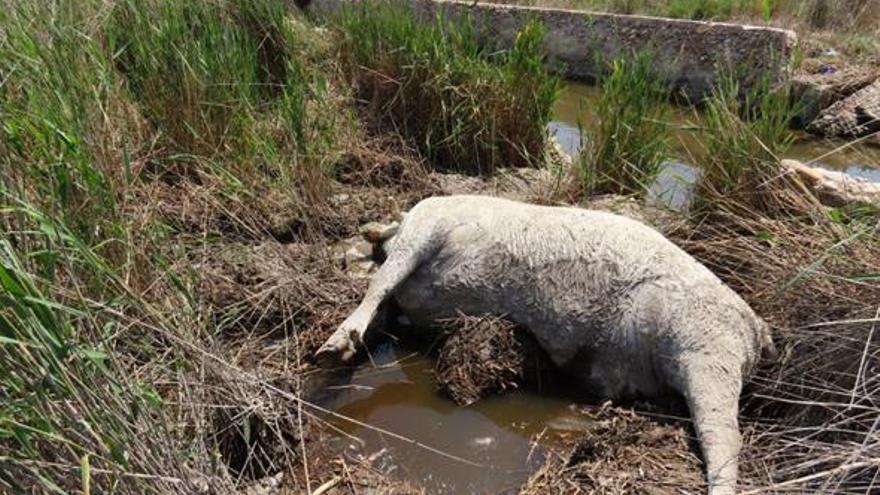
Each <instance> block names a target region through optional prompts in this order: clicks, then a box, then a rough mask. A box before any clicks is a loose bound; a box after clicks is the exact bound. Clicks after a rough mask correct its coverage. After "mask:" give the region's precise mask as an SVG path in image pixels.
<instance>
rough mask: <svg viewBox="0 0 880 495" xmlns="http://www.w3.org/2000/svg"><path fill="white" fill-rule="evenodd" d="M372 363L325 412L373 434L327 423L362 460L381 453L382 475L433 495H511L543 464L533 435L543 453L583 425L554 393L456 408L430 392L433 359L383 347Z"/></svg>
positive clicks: (517, 395) (514, 396)
mask: <svg viewBox="0 0 880 495" xmlns="http://www.w3.org/2000/svg"><path fill="white" fill-rule="evenodd" d="M372 360H373V363H367V364H365V365H363V366H361V367H360V368H359V369H358V370H357V371H356V372H355V374H354V376H353V378H352V379H351V382H350V383H348V384H347V385H345V386H340V387H339V390H338V392H337V394H336V396H335V397H334V399H333V401H332V404H331V407H332V408H333V409H334V410H335V411H336V412H338V413H340V414H343V415H345V416H347V417H350V418H354V419H357V420H358V421H361V422H363V423H366V424H369V425H370V426H371V427H370V428H367V427H364V426H358V425H353V424H351V423H350V422H347V421H344V420H334V421H333V423H334V425H335V426H336V427H338V428H339V429H341V430H343V431H344V432H345V433H347V434H350V435H353V436H354V437H356V438H358V439H360V441H362V442H363V446H362V447H361V448H360V450H359V451H360V452H362V453H364V454H365V455H370V454H372V453H375V452H379V451H382V449H386V452H387V453H388V454H389V459H393V460H391V461H389V464H388V465H386V466H384V467H385V468H387V470H388V471H390V472H391V473H392V475H393V476H396V477H399V478H402V479H406V480H409V481H412V482H413V483H414V484H416V485H417V486H421V487H423V488H425V489H426V490H427V491H428V493H431V494H458V493H475V494H481V493H486V494H489V493H492V494H495V493H515V492H516V490H517V489H518V488H519V486H520V485H521V484H522V483H523V482H525V481H526V480H527V479H528V477H529V474H530V473H531V472H533V471H534V470H535V469H536V468H537V467H538V466H540V464H541V462H542V461H543V458H544V453H545V451H544V448H543V447H542V446H540V445H536V444H535V443H533V442H532V439H533V438H534V437H535V436H536V435H541V434H542V432H543V433H544V435H543V436H542V437H541V438H542V442H541V443H542V444H544V445H546V444H547V442H551V441H553V439H554V438H555V439H558V438H560V436H562V435H564V434H565V431H573V430H577V429H583V427H584V425H585V423H584V422H585V419H584V418H583V416H581V415H580V414H578V413H577V412H576V411H575V410H574V409H573V408H572V406H571V404H572V403H573V402H572V401H571V400H566V399H565V398H562V397H558V396H557V397H554V396H553V394H552V393H551V394H542V395H537V394H535V393H529V392H525V391H515V392H511V393H507V394H505V395H501V396H494V397H488V398H486V399H483V400H481V401H478V402H477V403H475V404H473V405H471V406H468V407H459V406H457V405H456V404H455V403H454V402H452V401H451V400H449V399H447V398H446V397H444V396H443V395H441V394H440V393H438V392H436V391H435V389H436V386H435V382H434V379H433V375H432V370H433V367H434V362H433V361H432V360H431V359H428V358H426V357H424V356H421V355H418V354H415V353H409V352H406V351H403V350H401V349H398V348H395V347H394V346H392V345H390V344H385V345H382V346H380V347H379V348H378V349H377V350H375V351H374V352H373V355H372ZM377 429H383V430H387V431H390V432H393V433H394V434H396V435H401V436H403V437H406V438H407V440H401V439H399V438H394V437H393V436H390V435H387V434H384V433H381V432H379V431H377ZM337 442H338V443H339V447H340V448H341V449H344V448H354V447H356V444H357V443H358V441H356V440H353V439H350V438H346V437H345V436H344V435H340V436H339V437H338V438H337ZM432 449H435V450H436V451H441V452H443V454H440V453H438V452H436V451H432Z"/></svg>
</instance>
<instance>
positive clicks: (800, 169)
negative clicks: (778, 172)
mask: <svg viewBox="0 0 880 495" xmlns="http://www.w3.org/2000/svg"><path fill="white" fill-rule="evenodd" d="M781 165H782V168H783V170H786V171H787V172H789V173H794V174H797V175H798V177H800V178H801V179H802V180H803V181H804V182H805V183H806V184H807V186H808V187H810V189H812V190H813V192H814V193H815V194H816V196H817V197H818V198H819V200H820V201H821V202H822V203H823V204H826V205H830V206H842V205H845V204H848V203H867V204H873V205H877V206H880V183H876V182H871V181H869V180H867V179H863V178H861V177H853V176H851V175H848V174H845V173H843V172H837V171H834V170H825V169H822V168H817V167H809V166H807V165H804V164H803V163H801V162H799V161H797V160H782V162H781Z"/></svg>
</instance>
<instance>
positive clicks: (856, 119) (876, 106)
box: [807, 80, 880, 137]
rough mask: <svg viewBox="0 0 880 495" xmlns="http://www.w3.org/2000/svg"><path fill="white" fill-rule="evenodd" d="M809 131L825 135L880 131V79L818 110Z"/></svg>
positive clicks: (862, 133) (862, 134)
mask: <svg viewBox="0 0 880 495" xmlns="http://www.w3.org/2000/svg"><path fill="white" fill-rule="evenodd" d="M807 131H808V132H811V133H813V134H819V135H822V136H835V137H836V136H839V137H861V136H866V135H868V134H872V133H875V132H880V80H877V81H875V82H873V83H872V84H870V85H869V86H866V87H864V88H862V89H860V90H859V91H857V92H855V93H854V94H853V95H851V96H849V97H847V98H845V99H843V100H840V101H838V102H837V103H835V104H833V105H831V106H830V107H828V108H826V109H825V110H823V111H821V112H820V113H819V116H818V117H817V118H816V119H815V120H813V121H812V122H810V124H809V125H808V126H807Z"/></svg>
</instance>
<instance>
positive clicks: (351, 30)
mask: <svg viewBox="0 0 880 495" xmlns="http://www.w3.org/2000/svg"><path fill="white" fill-rule="evenodd" d="M336 25H337V26H338V28H339V29H340V30H341V31H342V32H343V33H344V35H345V38H346V47H347V51H348V52H349V54H350V57H351V59H352V60H351V66H352V69H351V70H352V74H353V77H354V79H355V80H356V84H357V85H358V87H359V94H360V96H361V97H362V98H363V99H364V100H366V101H368V102H369V105H370V109H371V113H372V115H373V116H374V118H375V119H376V120H377V121H379V122H380V123H381V125H383V126H385V127H390V128H393V129H395V130H397V131H399V132H401V133H402V134H403V135H404V136H405V137H407V138H408V139H409V140H411V141H412V142H413V143H414V144H415V146H416V147H417V148H418V149H419V150H420V151H421V152H422V154H423V155H424V156H426V157H427V158H428V159H429V160H430V161H431V163H432V164H433V165H434V166H435V167H436V168H438V169H444V170H457V171H466V172H491V171H492V170H494V169H496V168H499V167H517V166H526V165H536V164H538V163H540V160H541V157H542V156H543V152H544V149H545V144H546V131H545V126H546V124H547V122H548V121H549V119H550V111H551V107H552V105H553V103H554V102H555V100H556V97H557V93H558V89H559V83H558V80H557V79H556V78H555V77H553V76H550V75H549V74H548V73H547V71H546V70H545V69H544V66H543V53H542V40H543V36H544V29H543V28H542V27H541V26H540V25H538V24H535V23H529V24H527V25H526V26H525V27H524V28H523V29H522V30H521V31H520V33H519V34H518V35H517V37H516V41H515V43H514V45H513V47H511V48H510V50H502V51H494V50H492V48H491V47H487V46H484V45H481V44H479V43H478V42H477V38H476V32H475V29H476V27H475V26H474V25H473V24H472V23H471V21H470V20H468V19H455V20H453V19H446V18H444V17H442V16H441V17H438V18H436V19H435V20H434V22H433V24H431V23H423V22H420V20H419V19H416V18H415V16H414V14H413V13H412V12H411V11H410V10H409V8H407V7H405V6H399V5H394V4H391V3H385V2H371V3H369V4H364V5H362V6H360V7H353V8H348V9H344V10H343V12H342V13H341V14H340V15H339V16H338V17H337V18H336Z"/></svg>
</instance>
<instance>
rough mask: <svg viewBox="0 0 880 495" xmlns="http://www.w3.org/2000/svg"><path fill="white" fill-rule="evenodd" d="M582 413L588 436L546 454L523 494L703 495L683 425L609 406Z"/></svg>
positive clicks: (697, 462) (691, 443) (698, 465)
mask: <svg viewBox="0 0 880 495" xmlns="http://www.w3.org/2000/svg"><path fill="white" fill-rule="evenodd" d="M582 414H584V416H585V417H586V418H588V419H589V420H590V423H589V424H590V426H588V428H587V431H585V432H584V433H582V434H577V435H576V436H575V437H574V438H570V439H569V440H568V441H566V442H565V444H566V447H564V448H563V449H560V450H561V452H552V453H550V454H549V457H548V459H547V461H546V462H545V463H544V465H543V466H542V467H541V468H540V469H539V470H538V471H537V472H536V473H535V474H533V475H532V477H531V478H530V479H529V481H528V482H527V483H526V484H525V485H524V486H523V487H522V488H521V489H520V491H519V493H520V494H521V495H537V494H544V493H594V494H603V495H605V494H607V495H618V494H623V493H644V494H651V495H661V494H677V493H683V492H685V493H699V492H701V491H705V489H706V488H705V480H704V478H703V475H702V470H701V463H700V459H699V458H698V457H697V456H696V455H695V452H696V450H695V445H694V441H693V439H692V438H691V437H690V432H689V428H688V425H687V422H686V421H665V422H663V421H658V420H657V419H653V418H650V417H647V416H644V415H642V414H637V413H635V412H633V411H632V410H629V409H621V408H617V407H611V406H609V405H604V406H601V407H598V408H595V409H590V408H586V409H584V410H583V411H582Z"/></svg>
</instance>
